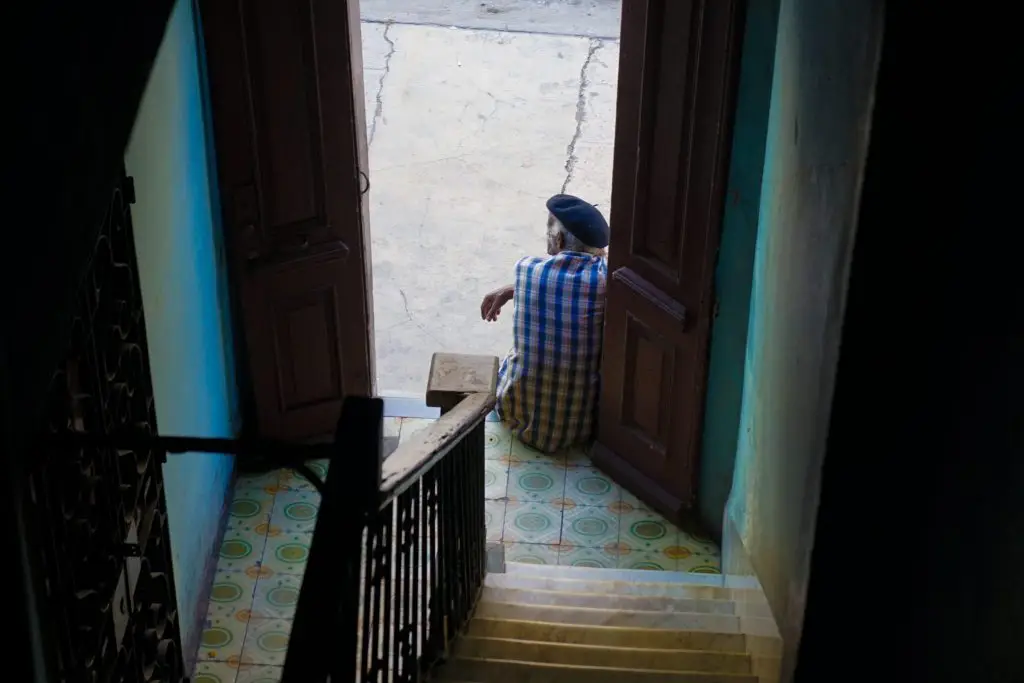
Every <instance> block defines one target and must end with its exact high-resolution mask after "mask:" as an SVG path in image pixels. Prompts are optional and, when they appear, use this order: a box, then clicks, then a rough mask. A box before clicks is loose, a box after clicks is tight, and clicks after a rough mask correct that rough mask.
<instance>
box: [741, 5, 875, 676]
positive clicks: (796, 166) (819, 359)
mask: <svg viewBox="0 0 1024 683" xmlns="http://www.w3.org/2000/svg"><path fill="white" fill-rule="evenodd" d="M883 6H884V3H881V2H870V1H864V2H851V1H850V0H782V2H781V5H780V10H779V24H778V36H777V40H776V49H775V60H774V68H773V80H772V92H771V105H770V113H769V118H768V135H767V144H766V147H765V164H764V173H763V179H762V189H761V203H760V211H759V216H760V218H759V225H758V231H757V240H756V246H755V256H754V270H753V287H752V291H751V300H750V315H749V321H748V335H747V348H746V358H745V361H744V364H743V394H742V401H741V409H740V425H739V432H738V434H739V437H738V444H737V451H736V464H735V471H734V473H733V486H732V490H731V492H730V496H729V501H728V504H727V516H728V522H727V523H731V524H732V525H734V526H735V529H736V530H737V532H738V535H739V538H740V541H741V542H742V545H743V549H744V550H745V551H746V554H747V555H748V556H749V559H750V563H751V565H752V566H753V569H754V571H755V572H756V574H757V577H758V579H759V580H760V582H761V585H762V587H763V588H764V591H765V594H766V596H767V598H768V601H769V603H770V604H771V607H772V612H773V614H774V616H775V618H776V621H777V622H778V623H779V627H780V630H781V631H782V636H783V639H784V641H785V645H786V652H787V653H788V654H791V653H792V652H795V650H794V649H793V648H795V647H796V645H797V644H798V642H799V634H800V630H801V628H802V623H803V613H804V599H805V597H806V591H807V580H808V567H809V561H810V553H811V547H812V544H813V537H814V524H815V521H816V518H817V502H818V495H819V493H820V477H821V464H822V461H823V458H824V448H825V437H826V434H827V430H828V419H829V414H830V405H831V399H832V391H833V386H834V380H835V369H836V361H837V357H838V349H839V337H840V331H841V323H842V316H843V308H844V304H845V297H846V283H847V279H848V269H849V261H850V255H851V250H852V245H853V239H854V226H855V225H856V217H857V206H858V199H859V193H860V183H861V178H862V175H863V169H864V163H865V157H866V149H867V143H868V137H869V135H868V128H869V125H870V120H871V118H870V116H871V105H872V100H873V91H874V81H875V75H876V71H877V64H878V54H879V49H880V45H881V25H882V19H881V15H882V8H883ZM865 427H866V428H867V427H868V426H867V425H866V426H865ZM866 495H869V494H867V493H866ZM853 542H855V541H853ZM726 561H727V562H728V558H726ZM790 665H792V659H791V658H789V659H785V658H784V667H786V666H790ZM783 680H787V678H786V677H785V676H784V677H783Z"/></svg>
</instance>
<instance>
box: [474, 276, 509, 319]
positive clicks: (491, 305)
mask: <svg viewBox="0 0 1024 683" xmlns="http://www.w3.org/2000/svg"><path fill="white" fill-rule="evenodd" d="M514 294H515V287H513V286H512V285H505V286H504V287H499V288H498V289H496V290H494V291H493V292H491V293H490V294H488V295H487V296H485V297H484V300H483V302H482V303H481V304H480V317H481V318H483V319H484V320H486V321H488V322H494V321H495V320H497V319H498V314H499V313H501V307H502V306H504V305H505V304H507V303H508V302H509V301H511V300H512V297H513V296H514Z"/></svg>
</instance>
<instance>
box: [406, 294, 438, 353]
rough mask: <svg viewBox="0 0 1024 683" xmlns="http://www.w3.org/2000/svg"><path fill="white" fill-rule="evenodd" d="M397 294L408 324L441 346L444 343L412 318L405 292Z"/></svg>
mask: <svg viewBox="0 0 1024 683" xmlns="http://www.w3.org/2000/svg"><path fill="white" fill-rule="evenodd" d="M398 293H399V294H401V295H402V305H403V306H405V315H406V317H407V318H409V322H411V323H412V324H413V325H415V326H416V327H418V328H420V332H422V333H423V334H425V335H427V336H428V337H429V338H431V339H433V340H434V341H435V342H437V343H438V344H441V345H443V344H444V342H442V341H441V340H440V339H438V338H437V336H436V335H434V334H433V333H432V332H431V331H430V330H428V329H427V328H425V327H424V326H423V325H421V324H420V323H418V322H417V321H416V320H415V319H414V318H413V317H412V311H410V310H409V298H408V297H407V296H406V295H405V290H404V289H399V290H398Z"/></svg>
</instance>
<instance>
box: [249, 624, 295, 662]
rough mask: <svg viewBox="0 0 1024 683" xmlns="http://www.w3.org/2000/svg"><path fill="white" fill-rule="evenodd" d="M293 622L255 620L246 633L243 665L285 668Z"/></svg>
mask: <svg viewBox="0 0 1024 683" xmlns="http://www.w3.org/2000/svg"><path fill="white" fill-rule="evenodd" d="M291 630H292V622H291V621H290V620H288V619H253V620H252V621H250V622H249V629H248V630H247V631H246V633H245V646H244V649H243V651H242V663H243V664H263V665H266V664H270V665H273V666H283V665H284V658H285V654H287V652H288V637H289V635H290V634H291Z"/></svg>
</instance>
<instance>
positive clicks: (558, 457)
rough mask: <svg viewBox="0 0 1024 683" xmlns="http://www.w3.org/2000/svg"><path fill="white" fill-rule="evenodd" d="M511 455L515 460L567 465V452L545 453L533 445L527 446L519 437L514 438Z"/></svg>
mask: <svg viewBox="0 0 1024 683" xmlns="http://www.w3.org/2000/svg"><path fill="white" fill-rule="evenodd" d="M509 455H510V457H511V458H512V461H513V462H543V463H550V464H556V465H563V466H564V465H565V454H563V453H544V452H543V451H538V450H537V449H536V448H534V447H533V446H527V445H526V444H525V443H523V442H522V441H520V440H519V439H512V442H511V448H510V450H509Z"/></svg>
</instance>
